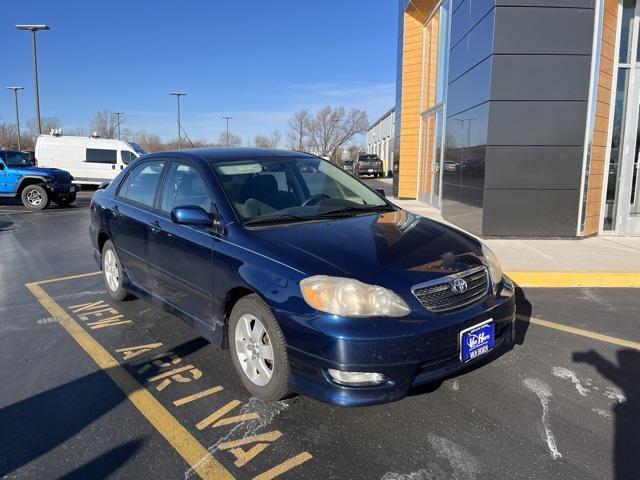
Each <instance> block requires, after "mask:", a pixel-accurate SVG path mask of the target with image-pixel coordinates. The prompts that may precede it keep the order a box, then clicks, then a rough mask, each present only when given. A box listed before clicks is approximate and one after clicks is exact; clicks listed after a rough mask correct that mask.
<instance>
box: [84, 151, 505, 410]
mask: <svg viewBox="0 0 640 480" xmlns="http://www.w3.org/2000/svg"><path fill="white" fill-rule="evenodd" d="M91 239H92V242H93V245H94V247H95V251H96V258H97V260H98V262H99V264H100V266H101V268H102V271H103V273H104V279H105V284H106V287H107V290H108V292H109V294H110V295H111V296H112V297H113V298H114V299H116V300H125V299H126V298H127V297H128V296H129V295H131V294H134V295H136V296H139V297H141V298H144V299H147V300H149V301H151V302H153V303H156V304H160V305H162V306H163V307H164V308H165V309H167V310H168V311H170V312H172V313H174V314H176V315H177V316H179V317H180V318H182V319H183V320H184V321H185V322H187V323H188V324H189V325H191V326H192V327H193V328H194V329H196V330H197V331H198V332H199V333H200V334H201V335H202V336H204V337H206V338H207V339H208V340H209V341H211V342H213V343H215V344H217V345H219V346H220V347H222V348H228V349H229V351H230V354H231V359H232V361H233V364H234V366H235V369H236V370H237V373H238V375H239V376H240V379H241V380H242V382H243V384H244V385H245V387H246V388H247V389H248V390H249V391H250V392H251V393H252V394H253V395H255V396H257V397H259V398H262V399H265V400H277V399H281V398H284V397H286V396H287V395H289V394H290V393H291V392H298V393H302V394H306V395H309V396H312V397H315V398H318V399H320V400H323V401H326V402H330V403H334V404H340V405H364V404H372V403H380V402H387V401H391V400H395V399H398V398H401V397H403V396H404V395H406V394H407V392H408V391H409V389H410V388H411V387H413V386H416V385H419V384H423V383H426V382H430V381H433V380H435V379H438V378H442V377H444V376H446V375H450V374H452V373H454V372H456V371H459V370H461V369H463V368H464V367H465V366H466V365H468V364H470V363H474V362H476V361H482V359H487V358H491V357H492V356H493V355H492V353H494V352H495V351H496V350H498V349H499V348H501V347H505V346H508V345H510V343H511V342H512V341H513V331H514V318H515V302H514V287H513V284H512V283H511V282H510V281H509V279H508V278H507V277H506V276H504V275H503V274H502V271H501V269H500V266H499V264H498V261H497V259H496V258H495V256H494V254H493V253H492V252H491V251H490V250H489V249H488V248H487V247H486V246H484V245H482V244H481V243H480V242H479V241H478V240H476V239H474V238H473V237H471V236H469V235H466V234H464V233H462V232H460V231H458V230H455V229H453V228H450V227H448V226H445V225H442V224H440V223H437V222H434V221H432V220H428V219H426V218H423V217H419V216H417V215H413V214H411V213H409V212H407V211H404V210H401V209H399V208H398V207H396V206H394V205H393V204H391V203H390V202H388V201H387V200H386V199H385V198H384V195H383V194H381V193H379V192H377V191H375V190H373V189H371V188H369V187H368V186H366V185H364V184H363V183H361V182H360V181H359V180H357V179H355V178H354V177H353V176H351V175H349V174H348V173H346V172H345V171H343V170H342V169H340V168H338V167H336V166H335V165H333V164H331V163H330V162H327V161H325V160H323V159H321V158H318V157H315V156H313V155H308V154H304V153H300V152H290V151H280V150H259V149H195V150H182V151H177V152H162V153H155V154H151V155H146V156H143V157H141V158H140V159H138V160H136V161H135V162H134V163H132V164H131V165H129V166H128V167H127V168H126V169H125V170H124V171H123V172H122V173H121V174H120V175H119V176H118V177H117V178H116V179H115V180H114V181H113V182H111V183H110V184H109V185H108V186H107V187H106V188H105V189H102V190H98V191H97V192H96V193H95V195H94V197H93V202H92V205H91Z"/></svg>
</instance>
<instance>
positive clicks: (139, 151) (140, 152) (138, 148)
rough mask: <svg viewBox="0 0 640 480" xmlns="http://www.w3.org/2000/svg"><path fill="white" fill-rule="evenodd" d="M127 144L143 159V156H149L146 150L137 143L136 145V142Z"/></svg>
mask: <svg viewBox="0 0 640 480" xmlns="http://www.w3.org/2000/svg"><path fill="white" fill-rule="evenodd" d="M127 143H128V144H129V145H130V146H131V148H133V151H134V152H136V153H137V154H138V156H140V157H141V156H142V155H146V154H147V151H146V150H145V149H144V148H142V147H141V146H140V145H138V144H137V143H135V142H127Z"/></svg>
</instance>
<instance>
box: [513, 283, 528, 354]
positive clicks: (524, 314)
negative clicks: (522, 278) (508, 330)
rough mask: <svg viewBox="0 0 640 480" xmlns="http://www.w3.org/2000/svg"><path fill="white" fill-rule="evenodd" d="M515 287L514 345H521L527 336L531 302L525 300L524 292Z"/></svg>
mask: <svg viewBox="0 0 640 480" xmlns="http://www.w3.org/2000/svg"><path fill="white" fill-rule="evenodd" d="M515 287H516V293H515V295H516V325H515V339H514V341H515V344H516V345H522V344H523V343H524V338H525V337H526V336H527V331H528V330H529V322H530V320H531V311H532V307H531V302H529V300H527V296H526V295H525V293H524V290H523V289H522V288H521V287H519V286H518V285H516V286H515Z"/></svg>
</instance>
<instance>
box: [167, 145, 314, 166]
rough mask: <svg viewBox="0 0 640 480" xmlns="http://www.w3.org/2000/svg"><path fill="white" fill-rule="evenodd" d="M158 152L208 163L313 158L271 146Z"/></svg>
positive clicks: (305, 154) (306, 154)
mask: <svg viewBox="0 0 640 480" xmlns="http://www.w3.org/2000/svg"><path fill="white" fill-rule="evenodd" d="M157 153H158V154H167V153H171V154H176V155H193V156H197V157H200V158H201V159H202V160H204V161H206V162H210V163H223V162H233V161H237V160H243V159H259V158H278V157H280V158H282V157H297V158H300V157H309V158H315V156H314V155H311V154H309V153H304V152H298V151H295V150H278V149H271V148H244V147H243V148H231V147H229V148H227V147H204V148H190V149H184V150H173V151H170V152H157Z"/></svg>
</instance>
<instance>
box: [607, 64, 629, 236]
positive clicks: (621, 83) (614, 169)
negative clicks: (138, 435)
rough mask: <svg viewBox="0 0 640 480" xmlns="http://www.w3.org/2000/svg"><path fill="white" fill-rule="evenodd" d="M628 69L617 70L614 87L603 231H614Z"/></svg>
mask: <svg viewBox="0 0 640 480" xmlns="http://www.w3.org/2000/svg"><path fill="white" fill-rule="evenodd" d="M628 82H629V69H628V68H620V69H618V85H617V86H616V104H615V111H614V114H613V130H612V132H611V156H610V157H609V172H608V179H607V200H606V205H605V208H606V211H605V216H604V229H605V230H614V229H615V227H616V225H615V217H616V210H617V203H618V191H619V181H618V180H619V175H620V165H621V162H622V141H623V140H624V122H625V111H626V98H627V88H628Z"/></svg>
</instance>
